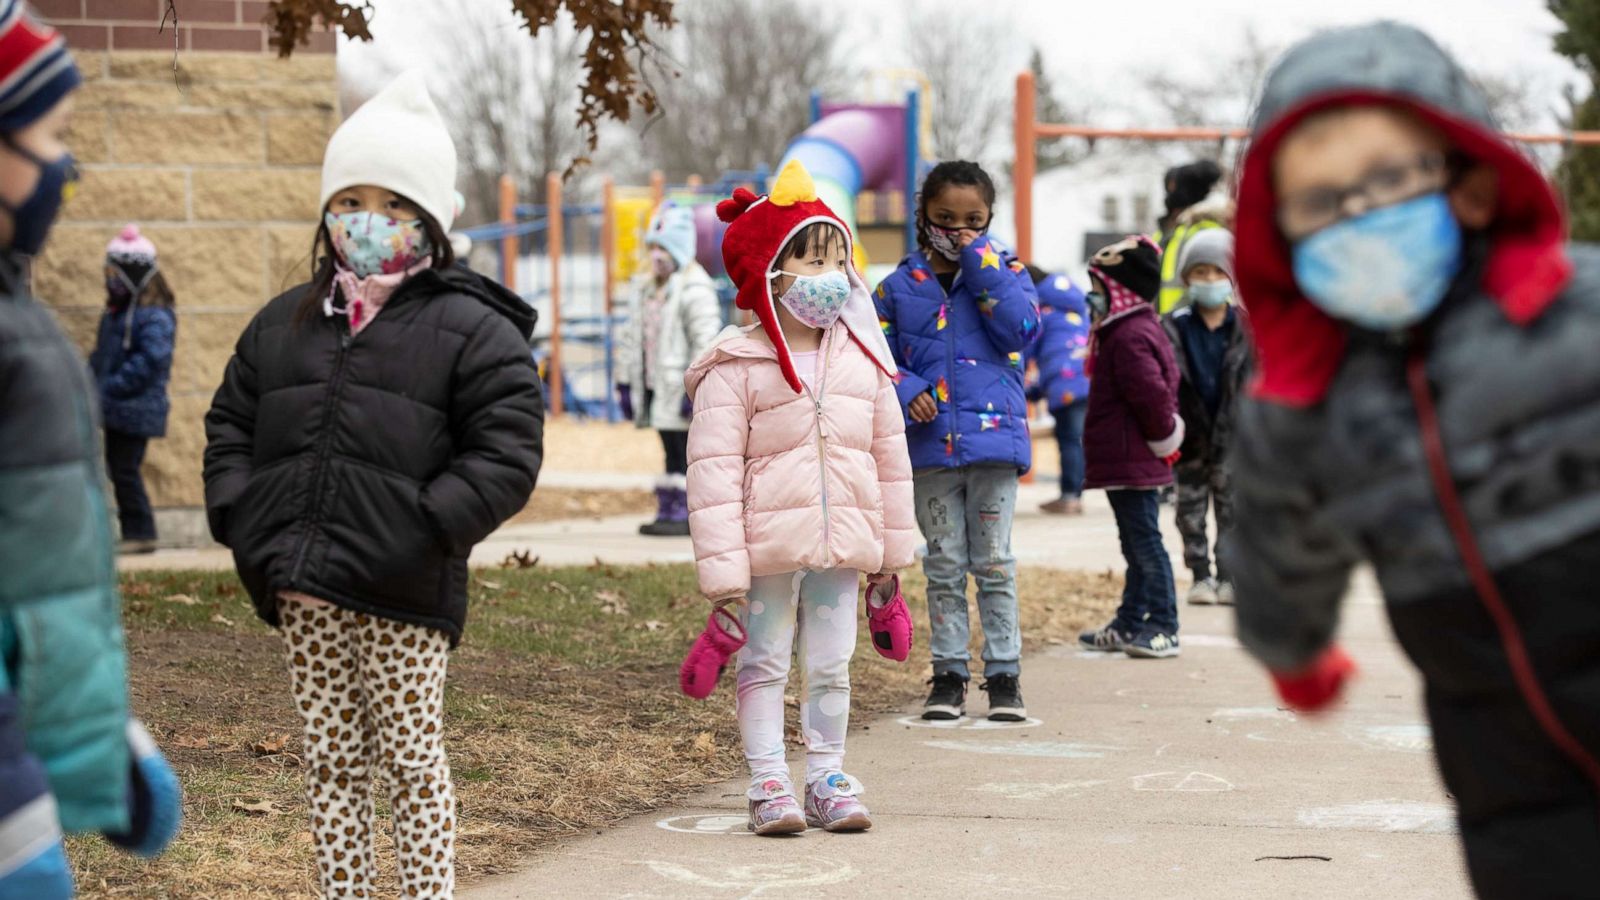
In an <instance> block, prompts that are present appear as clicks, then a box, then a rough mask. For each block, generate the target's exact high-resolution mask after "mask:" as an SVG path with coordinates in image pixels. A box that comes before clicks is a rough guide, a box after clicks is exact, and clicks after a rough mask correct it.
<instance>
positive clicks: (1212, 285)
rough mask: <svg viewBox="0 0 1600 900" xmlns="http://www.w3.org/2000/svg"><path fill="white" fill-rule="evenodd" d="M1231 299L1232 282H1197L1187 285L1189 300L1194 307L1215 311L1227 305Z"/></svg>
mask: <svg viewBox="0 0 1600 900" xmlns="http://www.w3.org/2000/svg"><path fill="white" fill-rule="evenodd" d="M1232 297H1233V282H1231V281H1227V280H1226V279H1224V280H1222V281H1197V282H1195V283H1194V284H1191V285H1189V299H1190V300H1193V301H1194V303H1195V305H1196V306H1203V307H1205V308H1206V309H1216V308H1217V307H1219V306H1222V305H1223V304H1225V303H1227V302H1228V300H1229V299H1231V298H1232Z"/></svg>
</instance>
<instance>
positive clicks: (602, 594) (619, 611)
mask: <svg viewBox="0 0 1600 900" xmlns="http://www.w3.org/2000/svg"><path fill="white" fill-rule="evenodd" d="M594 599H596V600H598V601H600V611H601V612H603V613H605V614H606V615H608V616H623V615H627V613H628V601H626V600H624V599H622V595H621V594H619V593H617V592H616V591H595V594H594Z"/></svg>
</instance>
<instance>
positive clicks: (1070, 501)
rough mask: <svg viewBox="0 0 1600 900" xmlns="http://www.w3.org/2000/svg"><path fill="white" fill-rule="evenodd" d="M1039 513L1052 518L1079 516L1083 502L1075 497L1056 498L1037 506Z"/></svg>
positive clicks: (1081, 513) (1081, 512)
mask: <svg viewBox="0 0 1600 900" xmlns="http://www.w3.org/2000/svg"><path fill="white" fill-rule="evenodd" d="M1039 511H1040V512H1042V513H1047V514H1049V515H1052V516H1081V515H1083V501H1082V500H1079V499H1078V498H1077V497H1057V498H1056V499H1054V500H1047V501H1045V502H1044V503H1041V504H1039Z"/></svg>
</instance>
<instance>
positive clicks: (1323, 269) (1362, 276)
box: [1294, 192, 1462, 331]
mask: <svg viewBox="0 0 1600 900" xmlns="http://www.w3.org/2000/svg"><path fill="white" fill-rule="evenodd" d="M1461 245H1462V239H1461V224H1460V223H1459V222H1457V221H1456V217H1455V214H1454V213H1453V212H1451V211H1450V201H1449V199H1448V198H1446V197H1445V195H1444V194H1443V192H1436V193H1432V194H1424V195H1423V196H1421V197H1417V198H1416V199H1414V200H1408V201H1406V202H1404V203H1397V204H1395V205H1394V206H1386V207H1384V208H1382V209H1375V210H1372V211H1371V212H1367V213H1363V214H1362V215H1359V216H1356V217H1354V218H1351V219H1346V220H1344V221H1342V222H1337V223H1335V224H1333V225H1329V226H1328V227H1327V228H1324V229H1322V230H1321V231H1318V232H1317V233H1315V234H1313V235H1311V236H1310V237H1308V238H1306V239H1304V240H1302V241H1301V242H1300V243H1298V244H1296V245H1295V247H1294V277H1295V281H1297V282H1299V284H1300V289H1301V290H1302V291H1305V294H1306V297H1307V298H1308V299H1310V300H1311V302H1312V303H1314V304H1316V305H1317V307H1318V308H1320V309H1321V310H1322V311H1323V312H1325V313H1327V314H1328V315H1330V316H1333V317H1334V318H1336V319H1342V320H1344V321H1346V322H1350V323H1352V324H1355V325H1359V326H1361V327H1362V328H1367V329H1370V330H1373V331H1394V330H1397V329H1401V328H1407V327H1409V326H1412V325H1415V324H1416V323H1418V322H1420V321H1422V320H1423V319H1425V318H1427V317H1428V314H1429V313H1431V312H1433V311H1434V310H1435V309H1437V308H1438V306H1439V303H1440V302H1441V301H1442V300H1444V295H1445V293H1446V292H1448V291H1449V290H1450V283H1451V281H1453V280H1454V279H1455V277H1456V273H1457V272H1458V271H1459V270H1460V269H1461V256H1462V250H1461Z"/></svg>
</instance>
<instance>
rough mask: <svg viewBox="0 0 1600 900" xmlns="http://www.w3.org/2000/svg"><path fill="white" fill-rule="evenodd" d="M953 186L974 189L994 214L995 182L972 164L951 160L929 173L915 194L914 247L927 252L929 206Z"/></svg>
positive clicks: (962, 160) (981, 169)
mask: <svg viewBox="0 0 1600 900" xmlns="http://www.w3.org/2000/svg"><path fill="white" fill-rule="evenodd" d="M953 186H965V187H975V188H977V189H978V194H979V195H980V196H982V197H983V204H984V205H985V206H987V207H989V213H990V215H993V214H994V180H993V179H991V178H990V177H989V173H988V172H985V171H984V170H983V167H982V166H980V165H978V164H977V163H975V162H970V161H968V160H964V159H952V160H946V161H945V162H942V163H939V164H938V165H936V166H934V167H933V168H932V169H929V170H928V174H927V177H925V178H923V179H922V190H921V191H919V192H918V193H917V244H918V246H920V247H921V248H922V249H924V250H927V249H928V204H929V203H931V202H932V201H933V200H934V198H936V197H938V196H939V195H940V194H942V193H944V189H945V188H947V187H953Z"/></svg>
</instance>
